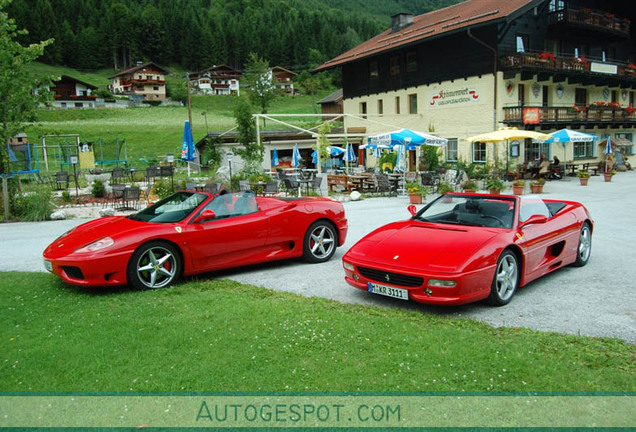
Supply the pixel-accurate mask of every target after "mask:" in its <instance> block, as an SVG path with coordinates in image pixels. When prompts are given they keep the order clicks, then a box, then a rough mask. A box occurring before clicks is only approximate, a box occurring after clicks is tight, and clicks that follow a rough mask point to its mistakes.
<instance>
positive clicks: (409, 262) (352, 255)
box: [342, 193, 594, 306]
mask: <svg viewBox="0 0 636 432" xmlns="http://www.w3.org/2000/svg"><path fill="white" fill-rule="evenodd" d="M409 211H410V212H411V214H412V218H411V219H408V220H405V221H401V222H394V223H390V224H388V225H385V226H383V227H381V228H379V229H377V230H375V231H373V232H371V233H370V234H368V235H367V236H365V237H364V238H363V239H361V240H360V241H359V242H357V243H356V244H355V245H354V246H353V247H352V248H351V249H350V250H349V251H348V252H347V253H346V254H345V255H344V257H343V259H342V260H343V266H344V270H345V280H346V281H347V282H348V283H349V284H350V285H352V286H354V287H356V288H359V289H361V290H365V291H369V292H370V293H374V294H380V295H384V296H389V297H395V298H398V299H403V300H409V299H411V300H415V301H417V302H421V303H428V304H436V305H460V304H465V303H471V302H475V301H479V300H484V299H487V300H488V301H489V302H490V303H491V304H493V305H497V306H501V305H505V304H507V303H509V302H510V300H511V299H512V297H513V295H514V294H515V291H516V290H517V288H518V287H520V286H523V285H525V284H527V283H529V282H530V281H532V280H534V279H536V278H538V277H540V276H542V275H545V274H546V273H549V272H551V271H553V270H556V269H558V268H561V267H563V266H567V265H569V264H573V265H575V266H583V265H585V264H586V263H587V261H588V260H589V258H590V252H591V248H592V230H593V226H594V224H593V221H592V219H591V218H590V214H589V212H588V211H587V209H586V208H585V207H584V206H583V205H581V204H579V203H576V202H571V201H554V200H542V199H538V198H533V197H530V196H528V197H518V196H506V195H483V194H460V193H457V194H453V193H451V194H446V195H442V196H440V197H439V198H437V199H436V200H434V201H432V202H431V203H430V204H428V205H427V206H425V207H424V208H422V209H421V210H420V211H419V212H416V208H415V206H410V207H409Z"/></svg>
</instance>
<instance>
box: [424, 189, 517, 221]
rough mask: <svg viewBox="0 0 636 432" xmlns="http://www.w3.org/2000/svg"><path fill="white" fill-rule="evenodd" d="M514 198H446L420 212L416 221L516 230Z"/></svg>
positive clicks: (459, 196)
mask: <svg viewBox="0 0 636 432" xmlns="http://www.w3.org/2000/svg"><path fill="white" fill-rule="evenodd" d="M514 210H515V200H514V198H512V197H503V196H502V197H497V196H492V195H484V196H479V195H459V194H457V195H455V194H446V195H442V196H441V197H439V198H437V199H436V200H435V201H433V202H431V203H430V204H429V205H427V206H426V207H424V208H423V209H422V210H420V211H419V212H418V213H417V214H416V215H415V216H413V219H414V220H420V221H425V222H434V223H442V224H452V225H464V226H479V227H492V228H512V224H513V222H514V214H515V211H514Z"/></svg>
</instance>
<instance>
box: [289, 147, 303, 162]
mask: <svg viewBox="0 0 636 432" xmlns="http://www.w3.org/2000/svg"><path fill="white" fill-rule="evenodd" d="M301 160H302V157H301V156H300V150H298V144H295V145H294V152H293V153H292V162H291V165H292V166H293V167H294V168H297V167H299V166H300V161H301Z"/></svg>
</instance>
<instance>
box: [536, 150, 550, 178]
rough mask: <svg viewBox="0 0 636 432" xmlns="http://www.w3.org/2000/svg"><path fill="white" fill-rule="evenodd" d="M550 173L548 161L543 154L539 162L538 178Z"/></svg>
mask: <svg viewBox="0 0 636 432" xmlns="http://www.w3.org/2000/svg"><path fill="white" fill-rule="evenodd" d="M549 173H550V162H548V158H547V157H546V155H545V154H542V155H541V162H540V163H539V178H542V179H545V178H546V177H547V176H548V174H549Z"/></svg>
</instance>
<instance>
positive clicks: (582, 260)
mask: <svg viewBox="0 0 636 432" xmlns="http://www.w3.org/2000/svg"><path fill="white" fill-rule="evenodd" d="M591 253H592V230H591V229H590V225H589V224H588V223H587V222H585V223H584V224H583V226H582V227H581V232H580V234H579V246H578V248H577V250H576V261H574V265H575V266H577V267H583V266H584V265H585V264H587V262H588V260H589V259H590V254H591Z"/></svg>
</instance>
